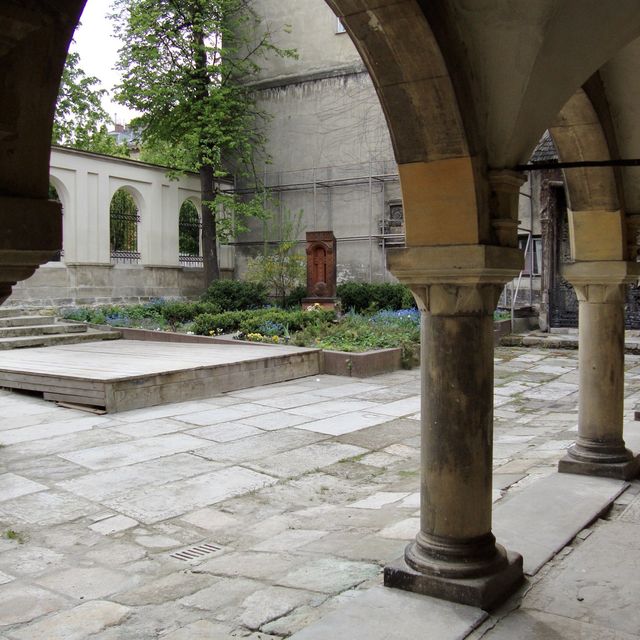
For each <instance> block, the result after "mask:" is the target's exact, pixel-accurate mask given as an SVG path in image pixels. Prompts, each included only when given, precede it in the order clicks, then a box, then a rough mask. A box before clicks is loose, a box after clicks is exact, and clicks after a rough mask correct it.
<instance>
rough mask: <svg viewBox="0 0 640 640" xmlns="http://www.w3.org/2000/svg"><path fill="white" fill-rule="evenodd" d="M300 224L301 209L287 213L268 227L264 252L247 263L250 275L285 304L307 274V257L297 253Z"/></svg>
mask: <svg viewBox="0 0 640 640" xmlns="http://www.w3.org/2000/svg"><path fill="white" fill-rule="evenodd" d="M301 227H302V211H299V212H298V213H297V214H291V212H286V213H284V214H283V216H282V219H281V221H280V222H279V223H272V224H271V225H267V226H266V230H265V235H266V240H267V243H265V251H264V253H263V254H262V255H259V256H257V257H256V258H252V259H251V260H249V264H248V265H247V278H248V279H249V280H251V281H253V282H260V283H262V284H263V285H264V286H265V287H266V288H267V289H268V290H269V291H271V292H272V293H273V295H274V296H275V297H276V299H277V300H278V302H279V304H280V305H281V306H282V307H286V306H287V304H286V303H287V296H288V295H289V294H290V293H291V291H293V290H294V289H295V288H296V287H300V286H302V281H303V279H304V278H305V276H306V263H307V261H306V258H305V257H304V256H301V255H299V254H297V253H296V252H295V250H296V246H297V244H298V235H299V234H300V229H301Z"/></svg>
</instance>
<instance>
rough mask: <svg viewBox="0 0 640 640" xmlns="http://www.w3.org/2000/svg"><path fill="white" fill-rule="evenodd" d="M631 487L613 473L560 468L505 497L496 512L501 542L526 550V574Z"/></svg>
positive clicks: (495, 523)
mask: <svg viewBox="0 0 640 640" xmlns="http://www.w3.org/2000/svg"><path fill="white" fill-rule="evenodd" d="M627 486H628V485H627V483H625V482H622V481H619V480H611V479H608V478H591V477H587V476H578V475H571V474H567V473H554V474H552V475H549V476H548V477H546V478H544V479H542V480H538V481H537V482H535V483H533V484H531V485H530V486H528V487H527V488H526V489H524V490H523V491H521V492H520V493H517V494H515V495H514V496H513V497H512V498H510V499H509V500H506V501H505V502H501V503H500V504H499V505H498V506H497V507H496V508H495V509H494V512H493V533H494V535H495V536H496V538H497V540H498V542H499V543H500V544H502V545H504V546H505V547H507V548H508V549H509V550H510V551H517V552H518V553H520V554H521V555H522V557H523V559H524V571H525V573H526V574H527V575H535V574H536V573H537V572H538V571H539V570H540V568H541V567H542V566H543V565H544V564H545V563H546V562H547V561H548V560H549V559H550V558H552V557H553V556H554V555H555V554H556V553H557V552H558V551H560V549H562V548H563V547H564V546H565V545H566V544H567V543H568V542H569V541H571V540H572V539H573V538H574V537H575V535H576V534H577V533H578V532H579V531H580V530H581V529H583V528H584V527H586V526H587V525H588V524H589V523H590V522H592V521H593V520H595V519H596V518H597V517H598V516H599V515H600V514H601V513H602V512H603V511H604V510H606V509H607V508H608V507H609V505H610V504H611V503H612V502H613V501H614V500H615V499H616V497H617V496H618V495H620V493H622V491H624V489H625V488H626V487H627Z"/></svg>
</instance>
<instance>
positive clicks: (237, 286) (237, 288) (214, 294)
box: [202, 280, 268, 311]
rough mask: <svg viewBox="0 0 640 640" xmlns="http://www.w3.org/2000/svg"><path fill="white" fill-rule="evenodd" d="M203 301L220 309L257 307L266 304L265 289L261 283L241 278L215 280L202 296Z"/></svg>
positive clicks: (238, 309) (234, 309) (230, 309)
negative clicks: (244, 280) (245, 280)
mask: <svg viewBox="0 0 640 640" xmlns="http://www.w3.org/2000/svg"><path fill="white" fill-rule="evenodd" d="M202 301H203V302H210V303H214V304H216V305H218V307H219V308H220V309H221V310H222V311H243V310H246V309H259V308H260V307H263V306H264V305H266V304H267V302H268V298H267V290H266V288H265V286H264V285H263V284H259V283H256V282H243V281H241V280H216V281H215V282H212V283H211V284H210V285H209V288H208V289H207V291H206V293H204V294H203V296H202Z"/></svg>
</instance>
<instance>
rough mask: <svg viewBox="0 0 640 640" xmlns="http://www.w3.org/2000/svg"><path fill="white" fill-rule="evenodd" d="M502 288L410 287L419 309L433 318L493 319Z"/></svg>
mask: <svg viewBox="0 0 640 640" xmlns="http://www.w3.org/2000/svg"><path fill="white" fill-rule="evenodd" d="M503 286H504V285H503V284H487V283H484V284H478V283H475V284H466V285H465V284H462V285H454V284H430V285H424V286H419V285H410V288H411V292H412V293H413V296H414V298H415V299H416V302H417V303H418V308H419V309H420V310H421V311H424V312H426V313H430V314H431V315H434V316H469V315H490V314H492V313H493V311H494V310H495V308H496V305H497V304H498V300H499V299H500V293H501V292H502V288H503Z"/></svg>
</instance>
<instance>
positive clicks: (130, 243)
mask: <svg viewBox="0 0 640 640" xmlns="http://www.w3.org/2000/svg"><path fill="white" fill-rule="evenodd" d="M109 221H110V230H109V231H110V233H109V235H110V241H111V262H114V263H124V264H137V263H138V262H139V261H140V252H139V251H138V223H139V222H140V215H139V214H138V209H137V207H136V206H135V201H134V200H133V198H132V197H131V195H130V194H128V193H126V192H116V194H115V195H114V197H113V199H112V200H111V209H110V215H109Z"/></svg>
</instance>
